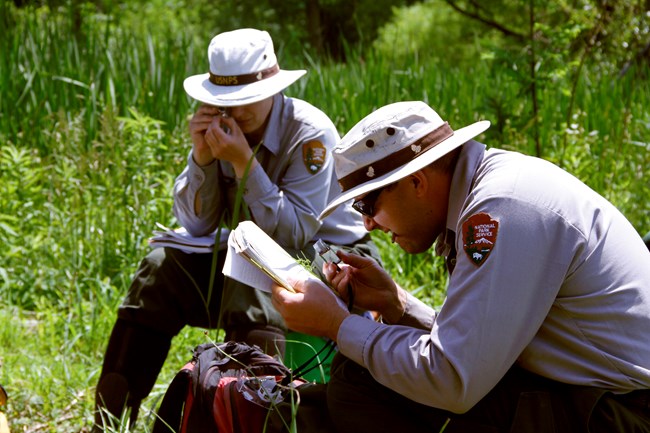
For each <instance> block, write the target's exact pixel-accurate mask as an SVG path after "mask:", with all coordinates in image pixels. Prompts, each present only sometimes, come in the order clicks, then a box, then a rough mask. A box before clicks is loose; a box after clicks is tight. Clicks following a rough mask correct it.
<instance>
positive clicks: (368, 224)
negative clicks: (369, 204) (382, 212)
mask: <svg viewBox="0 0 650 433" xmlns="http://www.w3.org/2000/svg"><path fill="white" fill-rule="evenodd" d="M363 226H364V227H365V228H366V230H367V231H369V232H371V231H373V230H375V229H376V228H377V223H376V222H375V220H374V219H372V217H370V216H368V215H363Z"/></svg>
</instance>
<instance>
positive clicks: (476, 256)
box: [462, 212, 499, 266]
mask: <svg viewBox="0 0 650 433" xmlns="http://www.w3.org/2000/svg"><path fill="white" fill-rule="evenodd" d="M462 229H463V249H464V250H465V254H467V257H469V260H470V261H471V262H472V263H474V264H475V265H476V266H481V265H482V264H483V262H485V260H486V259H487V258H488V256H489V255H490V252H492V250H493V249H494V246H495V245H496V242H497V233H498V232H499V222H498V221H496V220H494V219H492V217H491V216H490V215H489V214H486V213H483V212H481V213H477V214H474V215H472V216H471V217H469V218H468V219H467V221H465V222H464V223H463V228H462Z"/></svg>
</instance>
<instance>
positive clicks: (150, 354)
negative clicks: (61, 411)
mask: <svg viewBox="0 0 650 433" xmlns="http://www.w3.org/2000/svg"><path fill="white" fill-rule="evenodd" d="M170 345H171V336H169V335H166V334H163V333H161V332H158V331H154V330H152V329H149V328H145V327H142V326H138V325H135V324H130V323H128V322H126V321H124V320H121V319H118V320H117V321H116V322H115V326H114V327H113V331H112V333H111V337H110V339H109V341H108V347H107V348H106V355H105V356H104V365H103V367H102V373H101V375H100V377H99V381H98V384H97V390H96V394H95V408H96V411H95V427H94V428H93V432H99V431H102V428H103V426H104V425H110V424H113V425H115V426H117V425H119V422H120V419H121V416H122V414H123V412H124V411H125V410H127V411H130V414H129V420H130V424H129V425H130V426H131V429H132V428H133V425H134V424H135V421H136V419H137V417H138V410H139V408H140V402H141V401H142V399H144V398H145V397H146V396H147V395H149V393H150V392H151V389H152V388H153V386H154V384H155V383H156V378H157V377H158V373H160V369H161V368H162V365H163V363H164V362H165V358H167V353H168V352H169V347H170Z"/></svg>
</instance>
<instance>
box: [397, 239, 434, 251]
mask: <svg viewBox="0 0 650 433" xmlns="http://www.w3.org/2000/svg"><path fill="white" fill-rule="evenodd" d="M393 242H394V243H396V244H397V245H399V247H400V248H401V249H402V250H403V251H404V252H406V253H408V254H420V253H423V252H425V251H426V250H428V249H429V247H431V245H429V246H426V245H420V244H415V243H412V242H408V241H405V240H404V239H402V238H400V237H398V238H396V239H394V240H393Z"/></svg>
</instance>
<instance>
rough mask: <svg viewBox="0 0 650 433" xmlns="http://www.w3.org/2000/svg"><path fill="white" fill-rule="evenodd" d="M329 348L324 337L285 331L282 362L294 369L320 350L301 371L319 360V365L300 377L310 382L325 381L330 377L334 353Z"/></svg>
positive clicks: (334, 351)
mask: <svg viewBox="0 0 650 433" xmlns="http://www.w3.org/2000/svg"><path fill="white" fill-rule="evenodd" d="M325 346H327V347H325ZM330 349H331V346H330V345H328V341H327V340H326V339H324V338H321V337H314V336H311V335H307V334H301V333H299V332H294V331H290V332H289V333H287V345H286V349H285V354H284V363H285V365H286V366H287V367H289V368H291V369H292V370H295V369H296V368H298V367H300V366H302V365H303V364H304V363H305V362H307V361H309V360H310V359H312V358H313V357H314V356H315V355H316V354H317V353H319V352H320V354H319V355H318V357H317V358H316V359H314V360H313V361H312V362H310V363H309V365H307V366H305V367H303V368H302V371H305V370H306V369H308V368H311V367H313V366H315V365H316V364H318V363H319V362H320V365H318V366H317V367H315V368H314V369H312V370H311V371H309V372H307V373H305V374H304V375H302V377H303V379H306V380H308V381H310V382H317V383H327V382H328V381H329V379H330V365H331V364H332V358H333V357H334V353H336V349H334V350H330Z"/></svg>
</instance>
